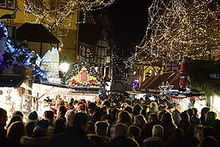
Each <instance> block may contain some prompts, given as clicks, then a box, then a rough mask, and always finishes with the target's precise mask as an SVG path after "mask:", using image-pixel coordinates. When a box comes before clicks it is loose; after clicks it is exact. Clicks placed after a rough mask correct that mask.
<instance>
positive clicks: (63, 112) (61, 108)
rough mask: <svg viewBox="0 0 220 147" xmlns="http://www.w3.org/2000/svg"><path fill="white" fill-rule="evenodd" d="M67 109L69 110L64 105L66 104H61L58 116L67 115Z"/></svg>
mask: <svg viewBox="0 0 220 147" xmlns="http://www.w3.org/2000/svg"><path fill="white" fill-rule="evenodd" d="M66 111H67V109H66V107H65V106H64V105H61V106H60V107H59V109H58V115H57V116H58V117H63V118H64V117H65V114H66Z"/></svg>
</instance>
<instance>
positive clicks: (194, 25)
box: [136, 0, 220, 64]
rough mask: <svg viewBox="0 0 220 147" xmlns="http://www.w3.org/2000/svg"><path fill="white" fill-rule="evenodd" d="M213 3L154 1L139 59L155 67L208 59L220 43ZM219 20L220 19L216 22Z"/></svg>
mask: <svg viewBox="0 0 220 147" xmlns="http://www.w3.org/2000/svg"><path fill="white" fill-rule="evenodd" d="M211 4H212V0H191V1H189V0H169V1H167V0H153V3H152V5H151V6H150V7H149V9H148V13H149V21H148V26H147V30H146V35H145V36H144V39H143V40H142V42H141V44H140V45H139V46H137V53H136V60H137V61H138V62H141V63H146V64H152V63H158V62H161V63H163V64H166V63H168V62H175V61H179V60H181V59H183V58H184V57H189V58H192V59H198V58H206V57H207V55H208V54H210V53H211V52H212V51H214V50H215V49H217V47H218V46H219V43H220V38H219V34H218V30H216V28H215V26H212V23H213V22H214V21H216V16H215V14H216V11H217V9H214V10H211V9H210V5H211ZM217 21H218V20H217Z"/></svg>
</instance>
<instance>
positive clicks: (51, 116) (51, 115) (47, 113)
mask: <svg viewBox="0 0 220 147" xmlns="http://www.w3.org/2000/svg"><path fill="white" fill-rule="evenodd" d="M44 116H45V118H47V119H49V120H53V119H54V113H53V111H45V112H44Z"/></svg>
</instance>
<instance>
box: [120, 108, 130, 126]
mask: <svg viewBox="0 0 220 147" xmlns="http://www.w3.org/2000/svg"><path fill="white" fill-rule="evenodd" d="M117 121H118V123H125V124H128V125H130V124H131V122H132V119H131V116H130V114H129V113H128V112H127V111H121V112H119V114H118V120H117Z"/></svg>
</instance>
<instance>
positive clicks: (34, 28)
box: [16, 23, 60, 44]
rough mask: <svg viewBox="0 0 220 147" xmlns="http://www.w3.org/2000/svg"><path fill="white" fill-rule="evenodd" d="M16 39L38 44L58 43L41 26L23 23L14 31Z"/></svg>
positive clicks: (51, 34)
mask: <svg viewBox="0 0 220 147" xmlns="http://www.w3.org/2000/svg"><path fill="white" fill-rule="evenodd" d="M16 39H17V40H19V41H24V40H26V41H31V42H40V43H52V44H59V43H60V41H59V40H58V39H57V38H56V37H55V36H54V35H53V33H51V32H50V31H49V30H48V29H47V28H46V27H45V26H44V25H42V24H33V23H24V24H23V25H21V26H20V27H19V28H17V30H16Z"/></svg>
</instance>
